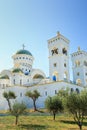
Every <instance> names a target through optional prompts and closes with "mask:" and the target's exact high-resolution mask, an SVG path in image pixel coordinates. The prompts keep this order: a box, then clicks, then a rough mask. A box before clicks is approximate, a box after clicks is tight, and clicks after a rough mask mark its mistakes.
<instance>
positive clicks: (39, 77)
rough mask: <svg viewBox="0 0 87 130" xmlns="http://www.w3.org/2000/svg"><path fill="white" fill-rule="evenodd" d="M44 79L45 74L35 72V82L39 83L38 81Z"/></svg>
mask: <svg viewBox="0 0 87 130" xmlns="http://www.w3.org/2000/svg"><path fill="white" fill-rule="evenodd" d="M42 79H44V76H43V75H41V74H35V75H34V76H33V83H34V84H37V83H39V82H41V80H42Z"/></svg>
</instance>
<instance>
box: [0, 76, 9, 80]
mask: <svg viewBox="0 0 87 130" xmlns="http://www.w3.org/2000/svg"><path fill="white" fill-rule="evenodd" d="M0 79H9V77H8V75H4V76H1V77H0Z"/></svg>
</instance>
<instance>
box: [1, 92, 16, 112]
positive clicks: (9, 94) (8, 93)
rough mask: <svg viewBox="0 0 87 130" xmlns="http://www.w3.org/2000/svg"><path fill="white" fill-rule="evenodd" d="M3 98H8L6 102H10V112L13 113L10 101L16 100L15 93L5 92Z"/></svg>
mask: <svg viewBox="0 0 87 130" xmlns="http://www.w3.org/2000/svg"><path fill="white" fill-rule="evenodd" d="M3 97H4V98H6V100H7V102H8V106H9V110H10V111H11V103H10V99H15V98H16V95H15V93H14V92H12V91H9V92H4V93H3Z"/></svg>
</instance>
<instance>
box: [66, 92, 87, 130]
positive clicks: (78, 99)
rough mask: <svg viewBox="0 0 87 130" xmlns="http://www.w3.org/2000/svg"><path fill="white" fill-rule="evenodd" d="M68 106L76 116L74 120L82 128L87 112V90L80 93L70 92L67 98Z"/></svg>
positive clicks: (70, 111)
mask: <svg viewBox="0 0 87 130" xmlns="http://www.w3.org/2000/svg"><path fill="white" fill-rule="evenodd" d="M65 104H66V108H67V110H68V111H69V113H71V114H72V115H73V117H74V121H75V122H76V123H77V125H78V126H79V129H80V130H82V125H83V120H84V116H85V114H86V113H87V91H82V92H81V93H80V94H77V93H75V92H73V93H70V94H69V95H68V96H67V98H66V103H65Z"/></svg>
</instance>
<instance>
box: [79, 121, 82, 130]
mask: <svg viewBox="0 0 87 130" xmlns="http://www.w3.org/2000/svg"><path fill="white" fill-rule="evenodd" d="M78 125H79V129H80V130H82V123H81V122H79V124H78Z"/></svg>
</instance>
